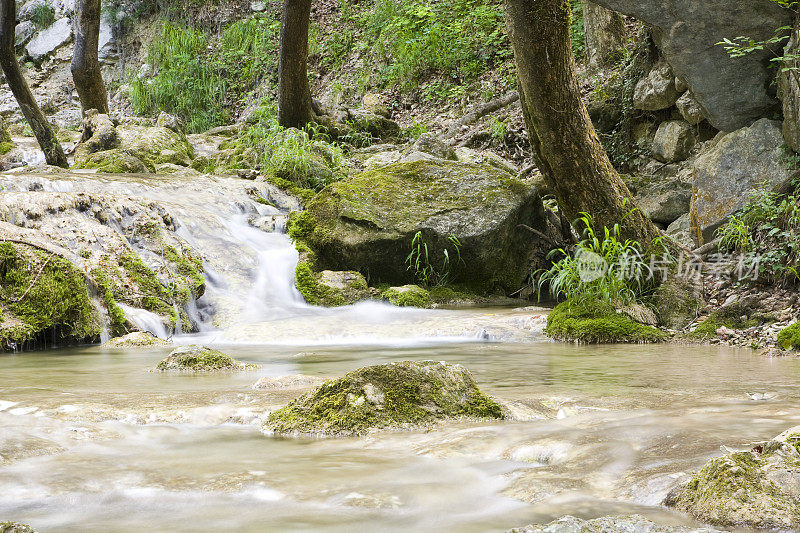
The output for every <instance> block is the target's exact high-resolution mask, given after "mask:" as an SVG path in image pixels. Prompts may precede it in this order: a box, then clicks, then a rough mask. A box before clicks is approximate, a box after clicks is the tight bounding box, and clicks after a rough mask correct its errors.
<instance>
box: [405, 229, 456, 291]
mask: <svg viewBox="0 0 800 533" xmlns="http://www.w3.org/2000/svg"><path fill="white" fill-rule="evenodd" d="M447 240H448V242H449V245H450V246H452V248H453V257H452V258H451V257H450V250H449V249H448V248H447V247H445V248H444V250H442V258H441V260H440V261H437V259H436V258H435V257H433V254H432V252H431V251H430V248H429V247H428V243H427V242H425V239H424V238H423V236H422V232H421V231H418V232H417V233H416V234H415V235H414V238H413V239H412V240H411V252H409V254H408V257H406V264H407V265H408V270H410V271H411V272H412V273H413V274H414V277H415V279H416V280H417V281H418V282H419V283H420V284H421V285H422V286H423V287H432V286H433V287H440V286H442V285H447V284H449V283H451V282H452V281H453V266H454V265H453V261H455V262H456V263H460V262H462V259H461V241H459V240H458V237H456V236H455V235H450V236H449V237H448V238H447Z"/></svg>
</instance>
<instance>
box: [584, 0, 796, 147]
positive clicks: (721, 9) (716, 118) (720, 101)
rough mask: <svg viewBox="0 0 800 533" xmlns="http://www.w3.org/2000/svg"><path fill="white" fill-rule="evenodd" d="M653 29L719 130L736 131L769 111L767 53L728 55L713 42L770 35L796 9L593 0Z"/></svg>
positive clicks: (703, 0)
mask: <svg viewBox="0 0 800 533" xmlns="http://www.w3.org/2000/svg"><path fill="white" fill-rule="evenodd" d="M596 3H598V4H600V5H602V6H604V7H607V8H609V9H614V10H616V11H620V12H622V13H625V14H627V15H632V16H634V17H636V18H638V19H639V20H641V21H643V22H645V23H647V24H649V25H650V26H652V27H653V36H654V38H655V40H656V44H657V45H658V47H659V48H660V49H661V51H662V52H663V54H664V57H665V58H666V60H667V61H668V62H669V64H670V65H671V66H672V69H673V71H674V72H675V74H676V75H677V76H678V77H680V78H681V79H683V80H684V81H685V82H686V83H687V85H688V86H689V88H690V89H691V90H692V92H693V93H694V95H695V97H696V98H697V101H698V102H699V104H700V106H701V107H702V109H703V110H704V114H705V116H706V117H708V120H709V122H710V123H711V124H712V125H713V126H714V127H715V128H717V129H720V130H723V131H734V130H737V129H739V128H742V127H745V126H749V125H750V124H752V123H753V121H755V120H758V119H759V118H762V117H764V116H767V115H769V114H770V113H771V112H772V111H773V110H774V109H775V108H776V107H777V100H776V99H775V98H774V97H773V96H772V95H771V94H770V93H769V89H768V88H769V86H770V82H771V80H772V78H773V76H774V71H772V70H770V69H769V68H768V65H769V59H770V58H772V57H774V56H773V55H772V54H771V52H769V51H763V52H758V53H752V54H748V55H747V56H745V57H742V58H737V59H731V58H729V57H728V55H727V53H726V52H725V49H724V48H723V47H721V46H717V45H716V43H718V42H720V41H722V40H723V39H724V38H726V37H727V38H733V37H737V36H740V35H744V36H748V37H751V38H753V39H756V40H763V39H768V38H770V37H772V35H773V32H774V31H775V29H776V28H779V27H781V26H788V25H791V24H792V23H793V21H794V13H793V12H792V11H790V10H788V9H784V8H782V7H781V6H780V5H778V3H777V2H773V1H771V0H597V2H596Z"/></svg>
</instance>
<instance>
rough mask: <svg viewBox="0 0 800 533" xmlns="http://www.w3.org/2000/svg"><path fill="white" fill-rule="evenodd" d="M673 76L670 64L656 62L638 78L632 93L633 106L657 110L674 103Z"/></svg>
mask: <svg viewBox="0 0 800 533" xmlns="http://www.w3.org/2000/svg"><path fill="white" fill-rule="evenodd" d="M678 96H680V94H679V93H678V89H677V88H676V87H675V76H673V74H672V69H671V68H670V66H669V65H668V64H666V63H664V62H661V63H658V64H657V65H655V66H654V67H653V69H652V70H651V71H650V73H649V74H648V75H647V76H645V77H644V78H642V79H641V80H639V83H637V84H636V89H635V90H634V93H633V106H634V107H635V108H636V109H641V110H643V111H659V110H661V109H668V108H670V107H672V106H673V105H675V102H676V101H677V100H678Z"/></svg>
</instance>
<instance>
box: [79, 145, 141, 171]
mask: <svg viewBox="0 0 800 533" xmlns="http://www.w3.org/2000/svg"><path fill="white" fill-rule="evenodd" d="M73 168H76V169H90V170H97V171H98V172H103V173H106V174H145V173H148V172H150V169H149V168H148V167H147V165H145V164H144V162H143V161H142V160H141V159H139V158H138V157H136V155H134V154H133V153H131V152H129V151H127V150H123V149H121V148H113V149H111V150H104V151H102V152H94V153H92V154H89V153H85V152H83V153H79V154H76V156H75V164H74V165H73Z"/></svg>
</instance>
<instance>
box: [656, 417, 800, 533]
mask: <svg viewBox="0 0 800 533" xmlns="http://www.w3.org/2000/svg"><path fill="white" fill-rule="evenodd" d="M798 449H800V426H798V427H795V428H792V429H790V430H788V431H786V432H784V433H782V434H781V435H778V436H777V437H776V438H775V439H773V440H771V441H769V442H766V443H764V444H760V445H757V446H755V447H753V448H752V450H751V451H744V452H735V453H729V454H727V455H724V456H722V457H715V458H713V459H711V460H710V461H708V462H707V463H706V464H705V466H703V468H702V469H700V471H699V472H697V473H696V474H694V475H693V476H692V477H691V479H690V480H689V481H688V482H687V483H686V484H685V485H682V486H680V487H678V488H677V489H675V490H674V491H672V492H671V493H670V494H669V496H667V499H666V501H665V504H666V505H668V506H670V507H675V508H676V509H678V510H681V511H684V512H687V513H690V514H691V515H693V516H695V517H696V518H698V519H699V520H702V521H704V522H708V523H711V524H715V525H720V526H731V527H743V528H752V529H762V528H763V529H776V530H797V528H798V527H800V453H798Z"/></svg>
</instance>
